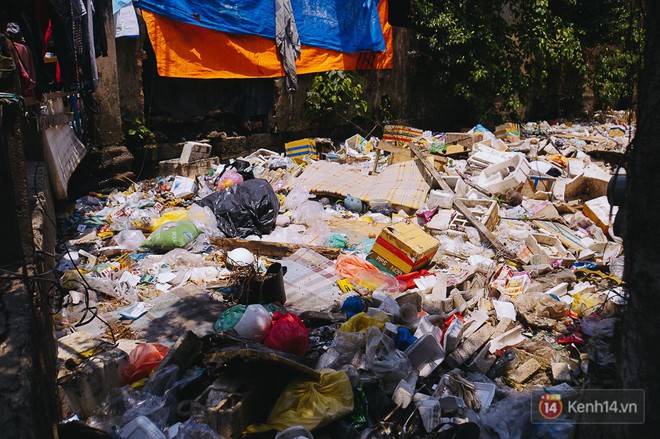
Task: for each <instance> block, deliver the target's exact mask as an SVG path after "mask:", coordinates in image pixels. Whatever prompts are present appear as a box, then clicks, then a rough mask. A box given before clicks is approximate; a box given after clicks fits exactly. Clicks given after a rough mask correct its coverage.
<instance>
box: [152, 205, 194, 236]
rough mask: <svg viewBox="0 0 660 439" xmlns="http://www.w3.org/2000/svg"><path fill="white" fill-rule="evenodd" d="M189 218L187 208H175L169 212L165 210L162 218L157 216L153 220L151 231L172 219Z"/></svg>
mask: <svg viewBox="0 0 660 439" xmlns="http://www.w3.org/2000/svg"><path fill="white" fill-rule="evenodd" d="M185 219H188V211H187V210H186V209H174V210H170V211H169V212H165V213H164V214H163V215H161V217H160V218H156V219H155V220H153V222H152V223H151V231H152V232H153V231H154V230H156V229H157V228H159V227H160V226H162V225H163V224H165V223H170V222H172V221H181V220H185Z"/></svg>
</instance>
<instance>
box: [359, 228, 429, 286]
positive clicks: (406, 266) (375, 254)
mask: <svg viewBox="0 0 660 439" xmlns="http://www.w3.org/2000/svg"><path fill="white" fill-rule="evenodd" d="M439 246H440V242H438V240H437V239H435V238H434V237H432V236H431V235H429V234H428V233H426V232H424V230H422V229H421V228H420V227H418V226H416V225H413V224H410V223H407V222H400V223H397V224H394V225H392V226H387V227H385V228H384V229H383V231H382V232H381V234H380V235H379V236H378V238H377V239H376V243H375V244H374V246H373V248H372V250H371V253H369V257H368V258H367V259H368V260H369V261H370V262H372V263H373V264H374V265H376V266H377V267H379V268H383V269H385V270H387V271H389V272H390V273H392V274H394V275H396V276H398V275H401V274H406V273H410V272H411V271H415V270H419V269H420V268H423V267H425V266H426V265H427V264H429V263H430V262H431V259H433V256H434V255H435V253H436V251H437V250H438V247H439Z"/></svg>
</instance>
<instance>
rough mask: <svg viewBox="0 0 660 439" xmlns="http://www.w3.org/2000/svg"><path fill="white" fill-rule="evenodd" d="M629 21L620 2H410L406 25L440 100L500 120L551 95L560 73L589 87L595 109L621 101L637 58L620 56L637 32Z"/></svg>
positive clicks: (636, 25) (627, 54)
mask: <svg viewBox="0 0 660 439" xmlns="http://www.w3.org/2000/svg"><path fill="white" fill-rule="evenodd" d="M631 14H633V12H631V10H630V6H629V1H628V0H554V1H552V0H454V1H436V0H415V13H414V20H415V22H416V24H417V34H418V38H419V41H420V47H421V50H422V53H423V54H424V55H425V56H426V57H427V58H428V61H429V64H428V68H432V69H434V71H435V72H437V74H436V80H437V84H436V85H437V86H439V88H440V89H442V90H449V96H446V98H461V99H464V100H465V101H467V102H468V103H469V104H470V105H471V107H472V108H474V109H475V112H476V113H478V114H485V113H488V112H491V113H492V112H493V110H495V112H496V113H497V114H498V116H499V118H500V119H504V118H507V117H512V116H513V117H515V115H516V114H517V113H518V112H519V111H520V110H521V109H522V108H523V106H524V105H527V104H529V103H534V102H537V103H538V102H542V101H543V99H542V98H543V97H545V96H548V95H551V94H552V93H556V92H557V90H556V84H557V81H558V79H559V75H560V72H561V73H563V74H564V75H567V76H568V77H571V78H573V77H575V78H582V79H581V80H582V81H584V83H586V84H587V85H589V86H591V87H592V88H593V89H594V93H595V94H596V97H597V100H598V102H597V105H598V104H600V105H612V104H613V103H614V101H616V100H617V99H620V98H622V97H623V95H624V94H625V93H626V92H627V91H628V90H629V88H628V87H624V86H623V85H624V84H625V82H626V81H630V78H631V72H632V68H633V66H634V65H635V64H636V62H637V60H638V59H639V58H637V55H635V53H637V52H635V53H633V52H634V51H631V50H624V48H627V46H626V38H627V35H629V34H630V33H631V32H633V31H634V29H638V28H639V21H638V20H639V17H638V16H633V15H631ZM637 34H639V31H638V30H637ZM634 38H635V40H634V42H633V44H635V42H639V40H640V39H639V36H638V35H636V36H635V37H634ZM571 85H572V86H573V89H574V90H580V85H581V84H571ZM576 93H577V91H576Z"/></svg>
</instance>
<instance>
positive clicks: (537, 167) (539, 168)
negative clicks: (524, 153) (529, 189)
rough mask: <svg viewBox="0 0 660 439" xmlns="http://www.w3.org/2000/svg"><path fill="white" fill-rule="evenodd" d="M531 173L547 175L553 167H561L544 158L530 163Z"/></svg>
mask: <svg viewBox="0 0 660 439" xmlns="http://www.w3.org/2000/svg"><path fill="white" fill-rule="evenodd" d="M529 168H530V172H529V174H530V175H547V174H548V171H549V170H551V169H559V168H557V167H556V166H553V165H552V164H550V163H548V162H544V161H542V160H536V161H533V162H530V163H529Z"/></svg>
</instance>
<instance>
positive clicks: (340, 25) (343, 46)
mask: <svg viewBox="0 0 660 439" xmlns="http://www.w3.org/2000/svg"><path fill="white" fill-rule="evenodd" d="M275 2H276V0H137V1H135V2H134V4H135V5H136V6H137V7H139V8H142V9H144V10H147V11H150V12H153V13H156V14H160V15H163V16H165V17H168V18H171V19H173V20H177V21H182V22H184V23H189V24H193V25H197V26H203V27H206V28H209V29H213V30H217V31H220V32H225V33H230V34H246V35H259V36H262V37H266V38H273V39H274V38H275ZM291 5H292V7H293V15H294V17H295V20H296V24H297V26H298V33H299V35H300V42H301V43H302V44H305V45H308V46H314V47H320V48H324V49H333V50H339V51H341V52H345V53H355V52H364V51H369V50H376V51H383V50H385V39H384V38H383V32H382V29H381V26H380V19H379V17H378V2H377V0H291Z"/></svg>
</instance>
